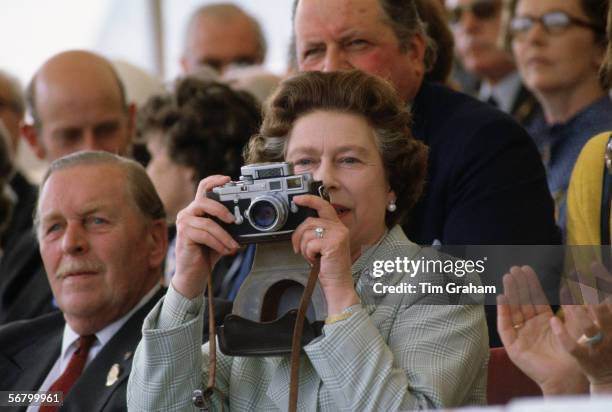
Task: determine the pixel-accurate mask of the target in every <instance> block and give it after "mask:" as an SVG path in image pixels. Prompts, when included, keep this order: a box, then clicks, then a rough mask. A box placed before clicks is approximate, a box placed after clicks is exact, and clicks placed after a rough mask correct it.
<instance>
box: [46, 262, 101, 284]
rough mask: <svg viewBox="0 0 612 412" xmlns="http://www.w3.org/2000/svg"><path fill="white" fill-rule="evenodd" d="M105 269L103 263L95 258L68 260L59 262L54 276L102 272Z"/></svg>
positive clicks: (61, 276)
mask: <svg viewBox="0 0 612 412" xmlns="http://www.w3.org/2000/svg"><path fill="white" fill-rule="evenodd" d="M105 270H106V266H105V265H104V263H102V262H99V261H96V260H68V261H63V262H61V263H60V266H59V268H57V271H56V272H55V277H56V278H59V279H61V278H64V277H66V276H67V275H69V274H71V273H79V272H95V273H99V272H103V271H105Z"/></svg>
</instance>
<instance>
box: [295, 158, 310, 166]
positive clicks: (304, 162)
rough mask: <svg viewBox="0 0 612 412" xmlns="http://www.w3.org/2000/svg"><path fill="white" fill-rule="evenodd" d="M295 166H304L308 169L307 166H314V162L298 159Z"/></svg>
mask: <svg viewBox="0 0 612 412" xmlns="http://www.w3.org/2000/svg"><path fill="white" fill-rule="evenodd" d="M293 164H294V165H295V166H302V167H306V166H311V165H312V164H314V160H313V159H306V158H304V159H298V160H296V161H295V162H293Z"/></svg>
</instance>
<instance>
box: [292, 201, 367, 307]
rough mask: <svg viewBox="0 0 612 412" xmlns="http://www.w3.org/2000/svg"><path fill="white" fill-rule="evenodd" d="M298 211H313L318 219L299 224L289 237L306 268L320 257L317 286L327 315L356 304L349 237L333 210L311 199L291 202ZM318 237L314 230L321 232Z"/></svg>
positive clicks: (326, 204)
mask: <svg viewBox="0 0 612 412" xmlns="http://www.w3.org/2000/svg"><path fill="white" fill-rule="evenodd" d="M293 201H294V202H295V203H296V204H297V205H298V206H302V207H309V208H311V209H315V210H316V211H317V213H318V215H319V217H309V218H308V219H306V220H305V221H304V222H302V223H301V224H300V225H299V226H298V227H297V229H296V230H295V232H294V233H293V236H292V237H291V242H292V243H293V250H294V252H295V253H300V254H301V255H302V256H303V257H304V258H305V259H306V260H307V261H308V262H309V263H310V264H313V263H314V262H315V261H316V259H317V257H318V256H320V257H321V266H320V272H319V283H320V285H321V289H322V290H323V293H324V294H325V300H326V301H327V311H328V314H329V315H335V314H338V313H340V312H342V311H343V310H344V309H346V308H347V307H349V306H352V305H354V304H356V303H359V296H358V295H357V292H356V291H355V287H354V285H353V277H352V273H351V266H352V262H351V250H350V233H349V230H348V228H347V227H346V226H345V225H344V224H343V223H342V222H341V221H340V219H338V215H337V214H336V210H335V209H334V208H333V206H332V205H330V204H329V202H327V201H326V200H324V199H322V198H320V197H318V196H313V195H302V196H296V197H294V198H293ZM321 229H322V232H321V233H320V234H318V233H317V230H321Z"/></svg>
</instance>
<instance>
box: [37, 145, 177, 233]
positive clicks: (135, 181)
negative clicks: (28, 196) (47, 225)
mask: <svg viewBox="0 0 612 412" xmlns="http://www.w3.org/2000/svg"><path fill="white" fill-rule="evenodd" d="M93 165H110V166H115V167H117V168H118V169H120V170H121V171H122V172H123V173H125V176H126V179H127V190H128V195H129V197H130V199H131V200H132V201H133V202H134V205H135V206H136V208H137V209H138V211H139V212H140V213H142V216H143V217H144V218H145V219H147V220H158V219H165V218H166V211H165V210H164V205H163V203H162V201H161V199H160V198H159V195H158V194H157V191H156V190H155V187H154V186H153V183H152V182H151V179H150V178H149V176H148V175H147V172H146V171H145V169H144V167H142V165H141V164H140V163H138V162H136V161H134V160H131V159H128V158H125V157H121V156H117V155H115V154H112V153H108V152H103V151H82V152H76V153H73V154H69V155H67V156H64V157H61V158H59V159H57V160H55V161H54V162H53V163H51V166H49V169H48V170H47V172H46V173H45V176H44V177H43V181H42V183H41V186H40V187H41V190H40V191H39V195H38V200H37V202H36V203H37V204H36V209H35V216H34V227H35V229H36V230H37V229H38V225H39V223H40V215H39V207H40V196H41V193H42V192H43V188H44V187H45V184H46V183H47V181H48V180H49V178H50V177H51V175H53V173H55V172H57V171H59V170H65V169H69V168H72V167H76V166H93Z"/></svg>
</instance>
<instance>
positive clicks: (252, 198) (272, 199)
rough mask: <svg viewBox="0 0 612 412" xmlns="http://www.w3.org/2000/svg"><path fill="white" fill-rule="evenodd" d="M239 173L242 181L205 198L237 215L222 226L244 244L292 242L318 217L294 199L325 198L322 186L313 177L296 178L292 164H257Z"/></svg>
mask: <svg viewBox="0 0 612 412" xmlns="http://www.w3.org/2000/svg"><path fill="white" fill-rule="evenodd" d="M240 172H241V176H240V180H238V181H233V182H229V183H227V184H225V185H224V186H220V187H216V188H214V189H213V190H212V191H211V192H208V193H207V194H206V195H207V197H209V198H211V199H214V200H216V201H218V202H221V203H222V204H224V205H225V206H226V207H227V208H228V209H229V210H230V212H232V213H233V214H234V217H235V218H236V220H235V221H234V223H232V224H227V223H225V222H220V224H221V226H222V227H223V228H224V229H225V230H226V231H227V232H228V233H229V234H230V235H232V237H233V238H234V239H236V241H237V242H238V243H241V244H246V243H259V242H265V241H272V240H283V239H288V238H290V237H291V233H293V231H294V230H295V228H296V227H297V226H298V225H299V224H300V223H302V222H303V221H304V220H305V219H306V218H307V217H309V216H316V215H317V214H316V211H315V210H313V209H310V208H307V207H299V206H298V205H296V204H295V203H294V202H293V200H292V199H293V198H294V197H295V196H299V195H304V194H313V195H318V196H322V197H325V196H324V193H323V186H322V184H321V182H318V181H315V180H314V179H313V177H312V175H311V174H310V173H306V174H302V175H294V174H293V170H292V168H291V165H290V164H289V163H285V162H280V163H254V164H250V165H245V166H242V168H241V169H240Z"/></svg>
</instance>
